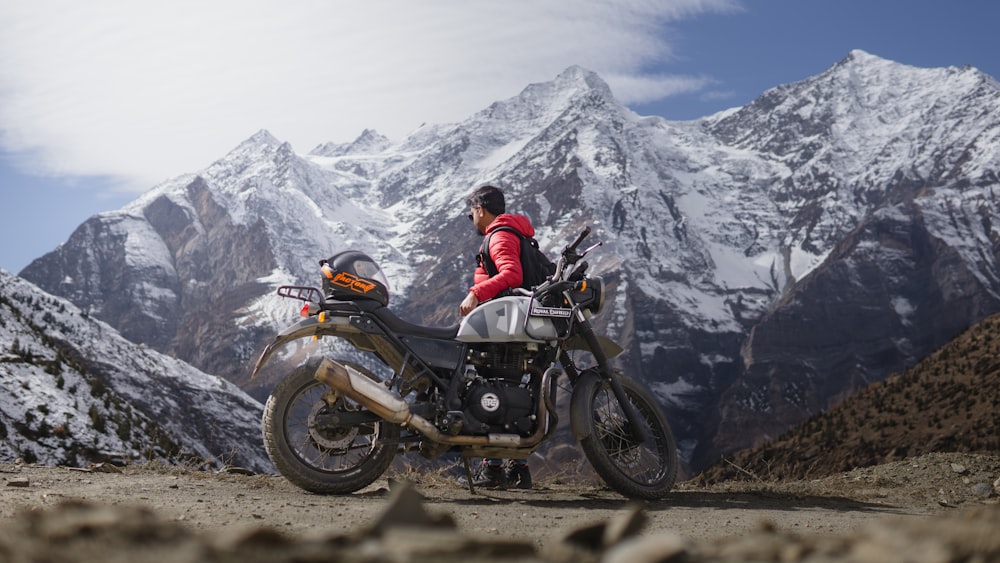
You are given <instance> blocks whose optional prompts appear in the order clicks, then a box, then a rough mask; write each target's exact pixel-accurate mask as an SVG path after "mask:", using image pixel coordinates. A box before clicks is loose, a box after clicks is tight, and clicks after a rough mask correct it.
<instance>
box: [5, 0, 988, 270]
mask: <svg viewBox="0 0 1000 563" xmlns="http://www.w3.org/2000/svg"><path fill="white" fill-rule="evenodd" d="M997 21H1000V2H993V1H992V0H977V1H968V0H956V1H954V2H948V3H944V2H932V1H929V0H883V1H879V0H864V1H862V0H840V1H837V2H821V1H819V0H798V1H793V0H743V1H740V0H659V1H655V2H654V1H648V0H613V1H608V0H577V1H575V2H572V3H568V2H565V3H564V2H550V3H546V2H537V1H534V0H506V1H480V2H457V1H447V0H441V1H439V2H408V1H406V0H390V1H385V2H379V3H364V2H355V3H348V2H342V3H338V2H318V1H317V2H309V1H302V2H296V3H287V2H277V1H270V0H241V1H235V0H218V1H215V2H210V3H205V2H201V1H195V0H175V1H173V2H169V3H166V2H132V1H130V0H94V1H92V2H85V3H81V2H76V1H70V0H49V1H45V2H20V3H14V2H8V3H4V5H3V6H2V7H0V240H2V241H3V242H2V244H0V268H4V269H6V270H8V271H12V272H17V271H19V270H20V269H22V268H23V267H24V266H26V265H27V264H28V263H29V262H30V261H31V260H32V259H34V258H37V257H39V256H41V255H43V254H44V253H46V252H48V251H50V250H52V249H54V248H55V247H56V246H57V245H59V244H60V243H61V242H63V241H65V240H66V239H67V238H68V237H69V235H70V234H71V233H72V231H73V230H74V229H75V228H77V227H78V226H79V225H80V224H81V223H82V222H83V221H85V220H86V219H87V218H88V217H90V216H91V215H93V214H95V213H98V212H101V211H107V210H112V209H117V208H119V207H121V206H122V205H124V204H125V203H127V202H128V201H130V200H132V199H133V198H135V197H136V196H137V195H138V194H140V193H142V192H144V191H146V190H148V189H150V188H151V187H153V186H154V185H155V184H156V183H158V182H161V181H163V180H166V179H168V178H172V177H174V176H178V175H180V174H184V173H189V172H196V171H197V170H199V169H201V168H204V167H205V166H207V165H208V164H210V163H211V162H212V161H214V160H215V159H217V158H219V157H221V156H223V155H224V154H225V153H226V152H228V151H229V150H230V149H232V148H234V147H235V146H236V145H237V144H239V143H240V142H241V141H242V140H244V139H245V138H247V137H249V136H250V135H252V134H253V133H254V132H256V131H257V130H259V129H268V130H270V131H271V132H272V133H273V134H274V135H275V136H277V137H278V138H280V139H282V140H287V141H289V142H290V143H292V146H293V147H294V148H295V149H296V150H297V151H299V152H300V153H305V152H308V151H309V150H310V149H312V148H313V147H314V146H316V145H317V144H320V143H322V142H327V141H338V142H346V141H349V140H351V139H353V138H354V137H355V136H357V135H358V134H359V133H360V132H361V130H363V129H364V128H366V127H370V128H374V129H377V130H379V131H381V132H383V133H385V134H387V135H389V136H390V137H395V138H399V137H401V136H403V135H405V134H406V133H407V132H408V131H410V130H412V129H414V128H415V127H417V126H418V125H419V124H420V123H423V122H431V123H445V122H453V121H459V120H461V119H464V118H465V117H467V116H469V115H470V114H471V113H473V112H475V111H478V110H479V109H482V108H484V107H486V106H487V105H489V104H490V103H491V102H493V101H495V100H499V99H504V98H507V97H510V96H513V95H516V94H517V93H518V92H519V91H520V90H521V89H522V88H523V87H524V86H526V85H527V84H529V83H532V82H542V81H547V80H551V79H552V78H554V77H555V76H556V75H557V74H558V73H559V72H560V71H562V70H563V69H565V68H566V67H568V66H570V65H574V64H579V65H581V66H584V67H586V68H589V69H591V70H594V71H596V72H598V73H599V74H600V75H601V76H602V77H603V78H604V79H605V80H607V81H608V83H609V84H610V85H611V88H612V90H613V91H614V93H615V95H616V97H618V98H619V100H621V101H622V102H623V103H626V104H627V105H628V106H629V107H631V108H632V109H634V110H635V111H637V112H638V113H640V114H643V115H660V116H663V117H666V118H668V119H693V118H697V117H702V116H705V115H709V114H711V113H714V112H716V111H720V110H723V109H726V108H729V107H733V106H739V105H743V104H746V103H748V102H750V101H751V100H753V99H754V98H756V97H757V96H758V95H760V94H761V93H762V92H764V91H765V90H767V89H768V88H771V87H774V86H777V85H779V84H783V83H788V82H793V81H797V80H802V79H805V78H807V77H809V76H813V75H816V74H819V73H821V72H823V71H824V70H826V69H827V68H829V67H830V66H832V65H833V64H835V63H836V62H837V61H839V60H841V59H843V58H844V57H845V56H847V54H848V53H849V52H850V51H851V50H852V49H862V50H865V51H867V52H869V53H871V54H873V55H877V56H879V57H883V58H886V59H891V60H894V61H897V62H900V63H904V64H908V65H913V66H919V67H939V66H961V65H966V64H968V65H972V66H974V67H976V68H979V69H980V70H982V71H984V72H986V73H987V74H990V75H992V76H993V77H1000V40H997V39H996V37H997V34H996V32H995V29H994V28H995V25H996V22H997Z"/></svg>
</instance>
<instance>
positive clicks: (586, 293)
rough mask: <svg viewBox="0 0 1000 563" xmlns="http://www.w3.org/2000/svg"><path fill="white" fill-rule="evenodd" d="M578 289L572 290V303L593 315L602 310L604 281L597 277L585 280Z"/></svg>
mask: <svg viewBox="0 0 1000 563" xmlns="http://www.w3.org/2000/svg"><path fill="white" fill-rule="evenodd" d="M581 285H582V287H580V289H574V290H573V291H572V292H571V293H570V295H571V296H572V297H573V302H574V303H576V304H577V305H579V306H581V307H583V308H584V309H587V310H589V311H590V312H591V313H594V314H595V315H596V314H597V313H600V312H601V309H603V308H604V280H603V279H601V278H599V277H593V278H585V279H584V280H583V282H582V284H581Z"/></svg>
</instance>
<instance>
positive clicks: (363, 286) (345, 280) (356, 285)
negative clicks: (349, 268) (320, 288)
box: [330, 272, 375, 293]
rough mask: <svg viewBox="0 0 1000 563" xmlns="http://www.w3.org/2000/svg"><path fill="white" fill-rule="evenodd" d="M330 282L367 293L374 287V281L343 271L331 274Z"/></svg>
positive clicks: (355, 291)
mask: <svg viewBox="0 0 1000 563" xmlns="http://www.w3.org/2000/svg"><path fill="white" fill-rule="evenodd" d="M330 283H331V284H332V285H336V286H339V287H343V288H345V289H349V290H351V291H353V292H354V293H368V292H369V291H371V290H373V289H375V283H374V282H371V281H368V280H365V279H361V278H359V277H358V276H355V275H354V274H348V273H345V272H337V275H335V276H333V279H331V280H330Z"/></svg>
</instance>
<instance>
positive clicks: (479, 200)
mask: <svg viewBox="0 0 1000 563" xmlns="http://www.w3.org/2000/svg"><path fill="white" fill-rule="evenodd" d="M465 203H466V204H468V205H469V206H470V207H471V211H470V213H469V219H471V220H472V224H473V225H475V227H476V231H477V232H478V233H479V234H481V235H484V236H485V235H486V234H488V233H490V232H493V231H494V230H495V229H496V228H497V227H501V226H509V227H513V228H514V229H517V231H518V232H520V233H521V234H522V235H525V236H529V237H532V236H535V228H534V227H533V226H531V221H529V220H528V218H527V217H525V216H524V215H514V214H510V213H506V210H507V209H506V207H507V206H506V204H505V203H504V197H503V192H502V191H501V190H500V188H497V187H496V186H491V185H485V186H482V187H479V188H476V190H475V191H473V192H472V193H471V194H469V197H467V198H466V199H465ZM480 250H481V251H482V252H488V253H489V257H490V258H491V259H492V260H493V263H494V264H496V269H497V273H496V275H494V276H490V274H489V272H487V271H486V267H485V266H484V265H483V263H482V260H481V259H480V260H478V262H479V263H478V264H477V265H476V272H475V274H474V275H473V285H472V287H470V288H469V294H468V295H466V296H465V299H463V300H462V303H461V304H460V305H459V307H458V308H459V312H461V314H462V316H463V317H464V316H465V315H468V314H469V313H471V312H472V310H473V309H475V308H476V306H477V305H479V304H480V303H482V302H483V301H488V300H490V299H493V298H494V297H497V296H498V295H501V294H503V293H504V292H505V291H507V290H509V289H513V288H516V287H521V281H522V280H523V273H522V270H521V239H520V238H519V237H518V236H517V235H516V234H514V233H512V232H510V231H507V230H499V231H497V232H496V233H494V234H493V235H492V236H491V237H490V247H489V248H481V249H480ZM472 484H473V485H474V486H477V487H483V488H503V487H506V486H507V485H512V486H515V487H517V488H520V489H530V488H531V472H530V471H529V470H528V464H527V460H523V459H518V460H511V462H510V464H509V465H508V467H507V469H506V471H505V470H504V467H503V460H501V459H496V458H492V459H486V460H483V466H482V468H481V469H480V471H479V474H478V476H477V477H476V478H475V479H473V481H472Z"/></svg>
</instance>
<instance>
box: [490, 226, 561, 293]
mask: <svg viewBox="0 0 1000 563" xmlns="http://www.w3.org/2000/svg"><path fill="white" fill-rule="evenodd" d="M497 231H510V232H512V233H514V234H515V235H517V237H518V238H519V239H521V272H522V274H523V276H524V277H523V279H522V281H521V287H523V288H524V289H531V288H533V287H535V286H538V285H541V283H542V282H544V281H545V280H546V279H548V277H549V276H551V275H552V274H554V273H555V271H556V265H555V264H554V263H553V262H552V261H551V260H549V258H548V256H546V255H545V254H544V253H542V251H541V250H540V249H539V248H538V241H537V240H535V237H528V236H524V235H523V234H521V232H520V231H518V230H517V229H515V228H513V227H507V226H502V227H497V228H496V229H493V230H492V231H490V232H489V233H488V234H487V235H486V236H485V237H483V244H482V246H480V247H479V254H478V255H477V256H476V261H478V262H479V264H480V265H482V267H483V269H485V270H486V273H487V274H489V275H490V277H491V278H492V277H493V276H495V275H497V274H498V273H500V271H499V270H498V269H497V265H496V264H495V263H494V262H493V259H492V258H490V253H489V248H490V237H492V236H493V233H495V232H497ZM507 291H509V290H507ZM506 293H507V292H506V291H505V292H501V295H505V294H506Z"/></svg>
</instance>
